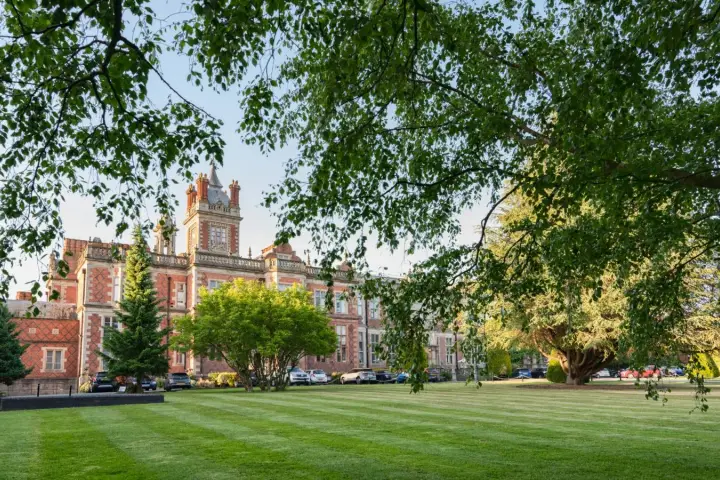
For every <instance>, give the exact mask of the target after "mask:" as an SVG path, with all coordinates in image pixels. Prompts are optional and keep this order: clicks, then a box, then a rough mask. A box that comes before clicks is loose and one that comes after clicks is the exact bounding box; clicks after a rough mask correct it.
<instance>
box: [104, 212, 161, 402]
mask: <svg viewBox="0 0 720 480" xmlns="http://www.w3.org/2000/svg"><path fill="white" fill-rule="evenodd" d="M133 240H134V242H133V246H132V247H131V248H130V250H128V252H127V258H126V260H125V271H126V274H125V285H124V291H123V292H124V296H123V299H122V300H120V302H119V307H120V308H119V309H118V310H116V311H115V319H116V320H117V321H118V323H119V324H120V329H117V330H116V329H110V330H109V331H107V332H106V334H105V338H104V339H103V349H104V350H105V351H104V352H102V351H97V354H98V355H99V356H100V357H101V358H102V359H103V360H105V361H106V362H107V365H108V368H107V370H108V374H109V375H110V376H111V377H117V376H133V377H135V380H136V383H135V384H134V385H133V387H131V388H130V390H129V393H142V392H143V389H142V384H141V382H142V379H143V378H144V377H145V376H147V375H165V374H166V373H167V371H168V357H167V351H168V347H167V345H165V344H164V343H163V340H164V338H165V336H166V335H167V334H168V333H169V332H170V329H169V328H160V326H161V324H162V316H161V315H160V309H159V307H158V303H159V300H158V299H157V292H156V291H155V286H154V284H153V280H152V275H151V272H150V266H151V257H150V253H149V250H148V246H147V243H146V241H145V236H144V234H143V231H142V228H141V227H140V226H136V227H135V229H134V231H133Z"/></svg>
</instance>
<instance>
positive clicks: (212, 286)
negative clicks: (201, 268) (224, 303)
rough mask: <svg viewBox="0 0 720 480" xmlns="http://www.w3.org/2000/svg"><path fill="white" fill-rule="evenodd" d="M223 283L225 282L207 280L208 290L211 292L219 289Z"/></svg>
mask: <svg viewBox="0 0 720 480" xmlns="http://www.w3.org/2000/svg"><path fill="white" fill-rule="evenodd" d="M223 283H225V282H223V281H222V280H208V290H210V291H211V292H212V291H213V290H215V289H216V288H220V285H222V284H223Z"/></svg>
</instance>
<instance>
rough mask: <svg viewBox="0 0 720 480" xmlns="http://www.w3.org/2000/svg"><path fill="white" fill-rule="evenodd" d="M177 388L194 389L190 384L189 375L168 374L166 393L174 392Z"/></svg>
mask: <svg viewBox="0 0 720 480" xmlns="http://www.w3.org/2000/svg"><path fill="white" fill-rule="evenodd" d="M176 388H181V389H183V390H185V389H189V388H192V385H191V384H190V377H188V375H187V373H169V374H168V376H167V378H166V379H165V391H167V392H169V391H170V390H174V389H176Z"/></svg>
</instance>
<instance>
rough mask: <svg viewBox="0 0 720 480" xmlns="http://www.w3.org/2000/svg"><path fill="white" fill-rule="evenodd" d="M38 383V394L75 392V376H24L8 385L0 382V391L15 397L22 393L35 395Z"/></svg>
mask: <svg viewBox="0 0 720 480" xmlns="http://www.w3.org/2000/svg"><path fill="white" fill-rule="evenodd" d="M38 385H40V395H62V394H67V393H69V392H70V387H72V389H73V393H76V392H77V385H78V379H77V378H24V379H22V380H17V381H15V383H13V384H12V385H10V386H9V387H8V386H7V385H3V384H0V392H1V393H2V394H4V395H5V396H9V397H15V396H22V395H37V392H38Z"/></svg>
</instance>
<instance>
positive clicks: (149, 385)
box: [142, 377, 157, 390]
mask: <svg viewBox="0 0 720 480" xmlns="http://www.w3.org/2000/svg"><path fill="white" fill-rule="evenodd" d="M142 388H143V390H157V382H156V381H155V380H153V379H152V378H147V377H145V378H143V381H142Z"/></svg>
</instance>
